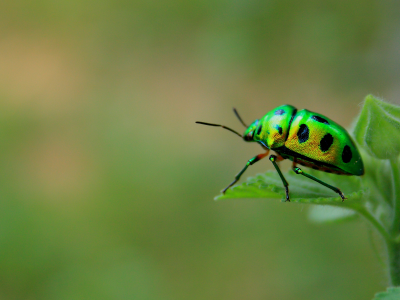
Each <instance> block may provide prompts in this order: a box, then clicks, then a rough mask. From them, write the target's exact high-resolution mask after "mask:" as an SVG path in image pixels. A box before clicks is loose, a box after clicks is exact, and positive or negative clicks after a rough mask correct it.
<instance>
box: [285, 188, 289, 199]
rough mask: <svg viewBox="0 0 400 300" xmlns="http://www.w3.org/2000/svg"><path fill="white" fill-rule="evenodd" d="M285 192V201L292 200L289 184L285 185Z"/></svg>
mask: <svg viewBox="0 0 400 300" xmlns="http://www.w3.org/2000/svg"><path fill="white" fill-rule="evenodd" d="M285 192H286V201H285V202H290V197H289V187H288V186H285Z"/></svg>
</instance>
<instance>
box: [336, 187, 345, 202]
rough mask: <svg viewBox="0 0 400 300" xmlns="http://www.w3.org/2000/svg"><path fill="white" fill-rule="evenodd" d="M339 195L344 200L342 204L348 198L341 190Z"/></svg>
mask: <svg viewBox="0 0 400 300" xmlns="http://www.w3.org/2000/svg"><path fill="white" fill-rule="evenodd" d="M338 194H339V196H340V198H342V202H344V199H347V198H346V197H345V196H344V194H343V193H342V191H341V190H339V192H338Z"/></svg>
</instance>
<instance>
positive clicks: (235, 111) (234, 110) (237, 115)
mask: <svg viewBox="0 0 400 300" xmlns="http://www.w3.org/2000/svg"><path fill="white" fill-rule="evenodd" d="M233 112H234V113H235V115H236V117H237V118H238V119H239V121H240V123H242V124H243V126H244V127H246V128H247V127H249V126H247V125H246V124H245V123H244V122H243V120H242V118H241V117H240V116H239V113H238V112H237V110H236V108H233Z"/></svg>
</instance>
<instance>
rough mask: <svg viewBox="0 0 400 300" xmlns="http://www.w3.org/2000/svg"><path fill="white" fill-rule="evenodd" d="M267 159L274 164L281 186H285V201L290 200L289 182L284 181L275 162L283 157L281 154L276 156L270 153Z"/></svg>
mask: <svg viewBox="0 0 400 300" xmlns="http://www.w3.org/2000/svg"><path fill="white" fill-rule="evenodd" d="M269 160H270V161H271V162H272V164H273V165H274V167H275V169H276V171H277V172H278V174H279V177H280V178H281V180H282V183H283V186H284V187H285V192H286V201H289V202H290V198H289V183H288V182H287V181H286V179H285V177H283V174H282V172H281V169H279V166H278V164H277V163H276V162H277V161H280V160H283V158H282V157H281V156H279V157H277V156H276V155H270V156H269Z"/></svg>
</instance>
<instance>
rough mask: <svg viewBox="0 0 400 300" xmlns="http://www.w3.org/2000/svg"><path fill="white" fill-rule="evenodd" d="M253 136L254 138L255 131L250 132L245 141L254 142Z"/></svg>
mask: <svg viewBox="0 0 400 300" xmlns="http://www.w3.org/2000/svg"><path fill="white" fill-rule="evenodd" d="M253 136H254V131H251V132H249V134H248V135H245V136H244V140H245V141H252V140H253Z"/></svg>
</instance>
